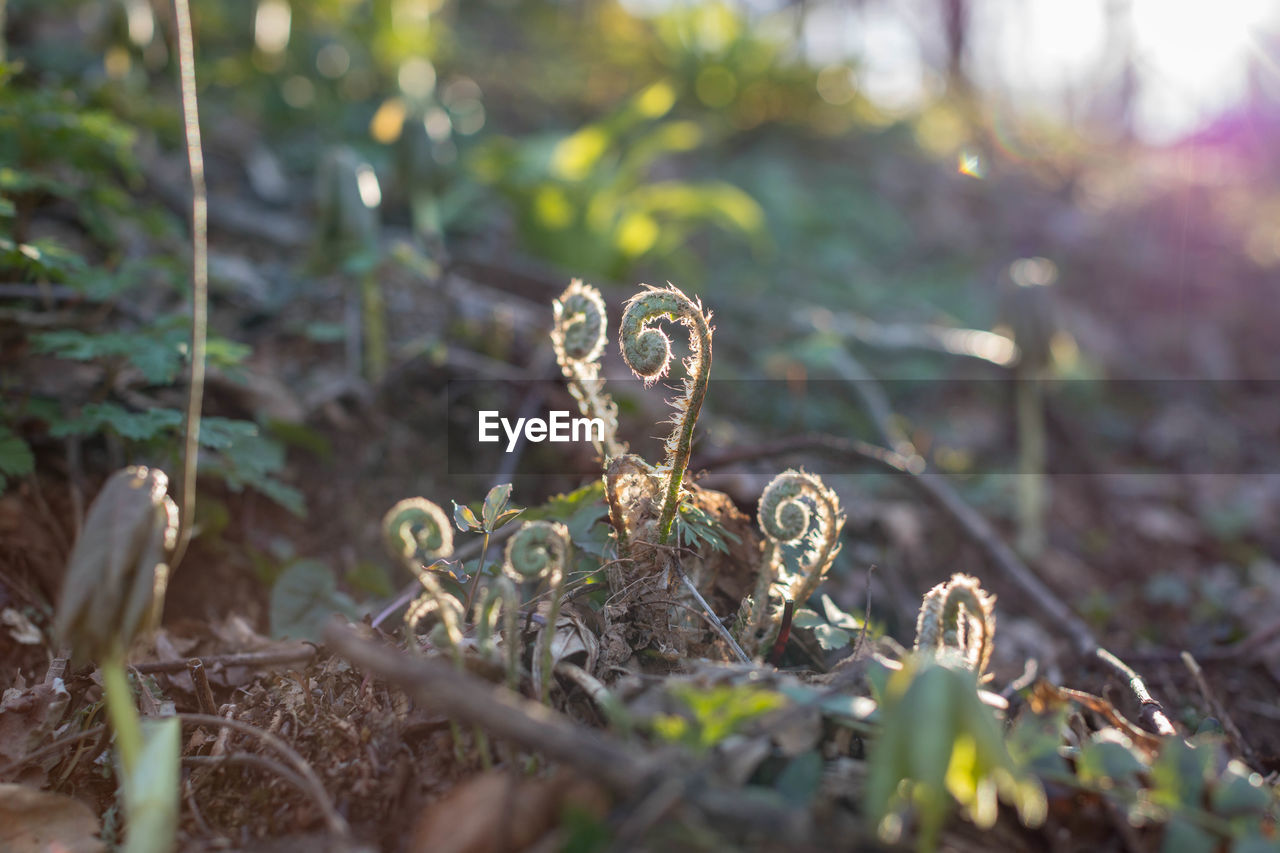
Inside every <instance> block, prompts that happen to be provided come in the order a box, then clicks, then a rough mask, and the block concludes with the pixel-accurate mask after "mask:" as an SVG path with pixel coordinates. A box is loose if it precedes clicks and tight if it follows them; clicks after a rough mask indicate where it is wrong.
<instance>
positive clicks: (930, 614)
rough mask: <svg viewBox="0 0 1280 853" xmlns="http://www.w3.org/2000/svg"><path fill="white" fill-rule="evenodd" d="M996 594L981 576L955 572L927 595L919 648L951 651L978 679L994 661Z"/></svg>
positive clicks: (920, 621) (919, 626)
mask: <svg viewBox="0 0 1280 853" xmlns="http://www.w3.org/2000/svg"><path fill="white" fill-rule="evenodd" d="M995 601H996V599H995V596H993V595H989V594H987V592H986V591H985V590H983V588H982V585H981V584H980V583H979V582H978V579H977V578H975V577H972V576H970V575H963V574H955V575H952V576H951V579H950V580H948V581H945V582H943V583H940V584H938V585H937V586H935V587H934V588H933V589H931V590H929V592H927V593H926V594H925V597H924V601H923V602H921V604H920V615H919V616H918V617H917V618H916V643H915V649H916V651H927V652H930V653H932V654H935V655H938V654H942V653H946V652H950V653H952V654H955V655H957V656H958V657H959V659H960V660H961V661H962V662H963V663H964V666H965V667H966V668H967V669H970V670H972V671H973V672H974V673H976V674H977V675H978V677H979V678H981V677H982V674H983V673H984V672H985V671H986V669H987V664H988V663H990V661H991V650H992V648H993V643H994V639H995V632H996V611H995Z"/></svg>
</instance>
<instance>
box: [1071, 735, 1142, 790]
mask: <svg viewBox="0 0 1280 853" xmlns="http://www.w3.org/2000/svg"><path fill="white" fill-rule="evenodd" d="M1146 770H1147V766H1146V764H1144V763H1143V762H1142V760H1141V759H1140V758H1138V756H1137V755H1136V754H1135V753H1134V749H1133V743H1132V741H1130V740H1129V739H1128V738H1127V737H1126V736H1125V735H1123V734H1121V733H1120V732H1119V731H1117V730H1116V729H1112V728H1107V729H1103V730H1102V731H1099V732H1096V733H1094V735H1093V737H1092V739H1091V740H1090V741H1089V743H1086V744H1085V745H1084V746H1083V747H1081V749H1080V755H1079V757H1078V758H1077V759H1076V775H1077V776H1079V777H1080V781H1081V782H1084V783H1085V784H1088V785H1099V786H1101V787H1112V786H1115V785H1128V784H1130V783H1132V782H1133V781H1134V780H1135V779H1136V778H1137V777H1138V776H1139V775H1140V774H1142V773H1145V772H1146Z"/></svg>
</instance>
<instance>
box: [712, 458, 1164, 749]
mask: <svg viewBox="0 0 1280 853" xmlns="http://www.w3.org/2000/svg"><path fill="white" fill-rule="evenodd" d="M907 447H908V449H912V448H910V445H907ZM814 451H818V452H823V453H829V454H832V455H835V456H843V457H846V458H853V459H857V460H860V461H864V462H870V463H872V464H874V465H876V466H878V467H880V468H882V469H884V470H886V471H889V472H891V473H894V474H904V475H906V476H907V479H908V482H910V483H911V484H912V485H913V486H914V487H916V488H917V489H918V490H919V491H920V492H922V493H923V494H924V495H925V496H926V497H928V498H929V499H930V500H932V501H933V502H934V503H935V504H937V505H938V506H939V507H941V508H942V509H943V510H945V511H946V512H947V514H948V515H950V516H951V518H952V520H953V521H954V522H955V523H956V526H957V527H958V528H959V529H960V531H961V532H962V533H964V534H965V536H967V537H968V538H969V540H970V541H972V542H973V544H975V545H977V546H978V547H979V548H981V549H982V550H983V551H985V552H986V554H987V556H988V557H989V558H990V559H991V561H992V563H994V564H995V566H996V568H998V569H1000V571H1001V572H1002V573H1003V574H1004V576H1005V577H1006V578H1008V579H1009V580H1010V581H1011V582H1013V583H1014V584H1015V585H1016V586H1018V587H1019V588H1020V589H1021V590H1022V591H1023V592H1024V593H1026V595H1027V596H1028V597H1029V598H1030V599H1031V602H1032V603H1033V604H1034V605H1036V607H1038V608H1039V609H1040V610H1041V612H1042V613H1043V614H1044V615H1045V616H1046V617H1047V618H1048V619H1049V620H1050V621H1051V622H1053V623H1054V625H1055V626H1056V627H1057V628H1058V629H1059V630H1061V631H1062V632H1063V633H1065V634H1066V635H1067V636H1068V637H1069V638H1070V639H1071V641H1072V643H1073V645H1074V646H1075V648H1076V651H1077V652H1079V653H1080V654H1082V655H1084V656H1086V657H1093V658H1096V659H1098V660H1100V661H1101V662H1102V663H1104V664H1106V665H1107V666H1108V667H1109V668H1111V669H1112V670H1114V671H1115V672H1117V673H1118V674H1120V675H1121V676H1123V677H1124V679H1125V680H1126V681H1127V682H1128V685H1129V689H1130V690H1131V691H1132V692H1133V694H1134V696H1135V697H1136V698H1137V700H1138V703H1139V704H1140V705H1141V706H1142V717H1141V719H1142V721H1143V723H1144V724H1145V725H1147V726H1148V727H1149V728H1150V729H1152V730H1153V731H1155V732H1156V733H1158V734H1161V735H1172V734H1175V733H1176V731H1177V730H1176V729H1175V728H1174V726H1173V724H1172V723H1171V722H1170V720H1169V717H1168V714H1166V713H1165V710H1164V706H1163V705H1161V704H1160V703H1159V702H1158V701H1156V700H1155V699H1154V698H1152V696H1151V693H1150V692H1149V691H1148V690H1147V687H1146V684H1145V683H1144V682H1143V680H1142V678H1141V677H1140V676H1139V675H1138V673H1136V672H1135V671H1134V670H1133V668H1132V667H1130V666H1129V665H1128V664H1126V663H1125V662H1124V661H1122V660H1120V659H1119V658H1117V657H1116V656H1115V655H1113V654H1112V653H1111V652H1109V651H1107V650H1106V649H1104V648H1102V646H1101V644H1100V643H1099V642H1098V639H1097V637H1095V636H1094V634H1093V631H1091V630H1090V629H1089V626H1088V625H1086V624H1085V623H1084V620H1082V619H1081V618H1080V617H1079V616H1077V615H1076V614H1075V613H1074V612H1072V610H1071V608H1069V607H1067V605H1066V604H1064V603H1063V601H1062V599H1060V598H1059V597H1058V596H1057V595H1056V594H1055V593H1054V592H1053V590H1051V589H1049V587H1048V586H1046V585H1045V583H1044V582H1043V581H1042V580H1040V578H1039V577H1038V576H1037V575H1036V574H1035V572H1033V571H1032V570H1031V568H1030V567H1029V566H1028V565H1027V564H1026V563H1024V562H1023V561H1022V559H1021V558H1020V557H1019V556H1018V555H1017V554H1015V553H1014V551H1013V549H1012V548H1010V547H1009V546H1008V545H1006V544H1005V542H1004V540H1003V539H1002V538H1001V537H1000V534H999V533H997V532H996V529H995V528H994V527H992V526H991V522H989V521H987V519H986V518H984V517H983V516H982V514H981V513H979V512H978V511H977V510H975V509H974V508H973V507H971V506H969V505H968V504H967V503H965V500H964V498H962V497H960V495H959V493H958V492H956V490H955V489H954V488H952V487H951V484H950V483H948V482H947V480H946V478H945V477H944V476H943V475H941V474H935V473H931V472H927V471H925V470H923V467H922V466H921V464H920V457H918V456H905V455H903V454H902V453H896V452H894V451H892V450H889V449H887V448H884V447H880V446H877V445H875V444H870V443H868V442H865V441H858V440H856V439H845V438H840V437H838V436H833V435H821V434H811V435H801V436H796V437H793V438H786V439H782V440H779V441H774V442H768V443H766V444H762V445H758V446H756V447H754V448H750V449H746V450H739V451H731V452H728V453H722V454H720V455H719V456H714V457H712V458H710V459H703V460H699V464H698V465H696V466H691V467H692V468H694V470H698V469H712V468H723V467H725V466H727V465H732V464H735V463H738V462H746V461H754V460H758V459H767V458H771V457H775V456H786V455H788V454H792V453H803V452H814Z"/></svg>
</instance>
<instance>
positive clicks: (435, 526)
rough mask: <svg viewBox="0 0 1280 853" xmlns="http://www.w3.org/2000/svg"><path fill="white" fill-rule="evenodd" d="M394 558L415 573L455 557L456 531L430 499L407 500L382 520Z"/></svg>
mask: <svg viewBox="0 0 1280 853" xmlns="http://www.w3.org/2000/svg"><path fill="white" fill-rule="evenodd" d="M382 536H383V540H384V542H385V543H386V546H387V550H388V551H389V552H390V553H391V556H392V557H394V558H395V559H397V560H399V561H400V562H401V563H402V564H403V565H405V566H406V567H408V568H409V569H410V570H411V571H416V567H417V566H419V565H421V564H422V563H430V562H433V561H435V560H441V559H445V558H447V557H449V556H451V555H452V554H453V527H452V526H451V525H450V524H449V516H447V515H445V512H444V510H443V509H441V508H440V507H439V506H438V505H436V504H434V503H432V502H431V501H429V500H427V499H426V498H405V499H404V500H402V501H400V502H399V503H397V504H396V505H395V506H393V507H392V508H391V509H390V510H388V511H387V514H386V515H384V516H383V517H382Z"/></svg>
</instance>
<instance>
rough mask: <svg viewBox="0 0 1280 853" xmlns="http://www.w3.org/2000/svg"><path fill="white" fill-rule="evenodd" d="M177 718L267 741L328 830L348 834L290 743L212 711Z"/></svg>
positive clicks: (322, 786)
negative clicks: (285, 762)
mask: <svg viewBox="0 0 1280 853" xmlns="http://www.w3.org/2000/svg"><path fill="white" fill-rule="evenodd" d="M177 717H178V719H180V720H182V722H183V723H184V724H188V725H202V726H209V727H210V728H227V729H232V730H234V731H237V732H240V733H241V734H247V735H250V736H252V737H256V738H258V739H259V740H261V741H262V742H264V743H266V744H267V745H268V746H270V747H271V748H272V749H274V750H275V751H276V752H278V753H279V754H280V755H282V756H284V757H285V758H286V759H288V760H289V763H290V764H292V765H293V766H294V768H295V769H296V770H297V771H298V776H299V778H300V779H301V780H302V781H303V782H304V783H305V785H306V790H307V792H308V793H309V794H310V795H311V798H312V799H313V800H315V801H316V804H317V805H318V806H319V807H320V811H321V812H322V813H323V814H324V818H325V823H327V824H328V825H329V829H330V831H332V832H335V833H337V834H339V835H341V836H344V837H345V836H348V835H350V833H351V829H350V827H348V826H347V821H346V819H345V818H343V817H342V815H340V814H338V810H337V809H335V808H334V807H333V801H332V800H331V799H330V798H329V792H328V791H326V790H325V788H324V785H323V784H322V783H321V782H320V777H319V776H317V775H316V771H315V770H313V769H312V768H311V765H310V764H308V763H307V761H306V759H304V758H303V757H302V756H301V755H299V754H298V752H297V750H295V749H294V748H293V747H291V746H289V744H287V743H286V742H285V741H284V740H283V739H281V738H280V737H278V736H276V735H274V734H272V733H271V732H269V731H266V730H265V729H260V728H258V727H257V726H253V725H250V724H249V723H246V722H243V721H241V720H235V719H232V718H230V717H216V716H214V715H212V714H178V715H177Z"/></svg>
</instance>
